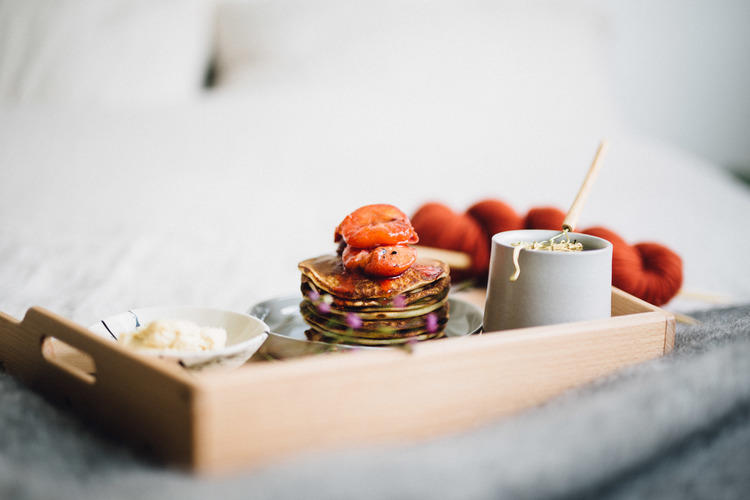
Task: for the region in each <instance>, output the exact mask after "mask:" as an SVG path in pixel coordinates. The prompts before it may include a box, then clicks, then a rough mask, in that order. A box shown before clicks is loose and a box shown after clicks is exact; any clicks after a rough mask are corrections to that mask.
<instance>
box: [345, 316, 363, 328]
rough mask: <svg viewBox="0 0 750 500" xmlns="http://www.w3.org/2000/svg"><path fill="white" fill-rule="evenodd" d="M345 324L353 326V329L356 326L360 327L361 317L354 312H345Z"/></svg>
mask: <svg viewBox="0 0 750 500" xmlns="http://www.w3.org/2000/svg"><path fill="white" fill-rule="evenodd" d="M346 324H347V325H349V326H350V327H352V328H354V329H355V330H356V329H357V328H362V318H360V317H359V316H357V314H356V313H353V312H349V313H347V314H346Z"/></svg>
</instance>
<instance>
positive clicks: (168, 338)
mask: <svg viewBox="0 0 750 500" xmlns="http://www.w3.org/2000/svg"><path fill="white" fill-rule="evenodd" d="M117 341H118V342H120V343H121V344H124V345H126V346H128V347H131V348H133V349H158V350H165V349H170V350H175V351H193V352H198V351H210V350H214V349H222V348H223V347H224V346H225V345H226V342H227V332H226V330H224V329H223V328H219V327H205V326H199V325H197V324H196V323H193V322H192V321H187V320H171V319H158V320H155V321H152V322H151V323H148V324H146V325H144V326H142V327H141V328H138V329H137V330H135V331H133V332H127V333H122V334H120V336H119V337H118V339H117Z"/></svg>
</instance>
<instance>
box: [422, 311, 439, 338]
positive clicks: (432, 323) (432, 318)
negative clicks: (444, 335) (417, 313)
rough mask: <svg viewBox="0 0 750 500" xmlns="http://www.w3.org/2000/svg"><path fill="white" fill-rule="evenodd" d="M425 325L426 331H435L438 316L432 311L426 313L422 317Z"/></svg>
mask: <svg viewBox="0 0 750 500" xmlns="http://www.w3.org/2000/svg"><path fill="white" fill-rule="evenodd" d="M424 322H425V325H426V326H427V331H428V332H430V333H435V332H436V331H437V329H438V317H437V314H435V313H434V312H431V313H428V314H427V315H426V316H425V318H424Z"/></svg>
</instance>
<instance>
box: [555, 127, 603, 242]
mask: <svg viewBox="0 0 750 500" xmlns="http://www.w3.org/2000/svg"><path fill="white" fill-rule="evenodd" d="M607 148H609V141H608V140H607V139H604V140H603V141H602V142H601V144H599V150H598V151H597V152H596V156H594V161H593V162H592V163H591V167H590V168H589V172H588V173H587V174H586V178H585V179H584V180H583V184H582V185H581V189H580V190H578V195H577V196H576V199H575V200H574V201H573V204H572V205H571V206H570V210H568V213H567V214H566V215H565V220H564V221H563V225H562V228H563V231H573V230H574V229H575V227H576V224H577V223H578V218H579V217H580V216H581V210H583V204H584V203H585V202H586V199H587V198H588V196H589V192H590V191H591V187H592V186H593V184H594V179H596V176H597V175H598V174H599V170H600V169H601V166H602V161H603V160H604V154H605V153H606V152H607Z"/></svg>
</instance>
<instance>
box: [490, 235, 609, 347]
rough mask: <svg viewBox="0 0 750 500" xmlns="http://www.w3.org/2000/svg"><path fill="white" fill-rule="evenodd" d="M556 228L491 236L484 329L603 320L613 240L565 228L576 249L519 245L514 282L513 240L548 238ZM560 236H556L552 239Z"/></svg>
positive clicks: (605, 316) (606, 302)
mask: <svg viewBox="0 0 750 500" xmlns="http://www.w3.org/2000/svg"><path fill="white" fill-rule="evenodd" d="M558 234H560V231H548V230H537V229H526V230H520V231H506V232H503V233H498V234H496V235H494V236H493V237H492V250H491V253H490V269H489V281H488V284H487V298H486V303H485V309H484V331H485V332H492V331H497V330H508V329H512V328H525V327H530V326H541V325H552V324H557V323H568V322H572V321H586V320H592V319H602V318H608V317H610V316H611V311H612V244H611V243H610V242H608V241H607V240H604V239H602V238H597V237H595V236H589V235H586V234H580V233H568V235H569V236H570V239H571V241H574V240H575V241H577V242H579V243H581V244H582V245H583V251H579V252H552V251H543V250H528V249H523V250H521V252H520V254H519V256H518V263H519V265H520V274H519V275H518V278H517V279H516V280H515V281H511V279H510V278H511V276H513V274H514V273H515V270H516V268H515V266H514V263H513V252H514V251H515V245H514V243H517V242H528V243H531V242H534V241H537V242H542V241H548V240H549V239H550V238H552V237H553V236H555V235H558ZM556 241H559V240H556Z"/></svg>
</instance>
